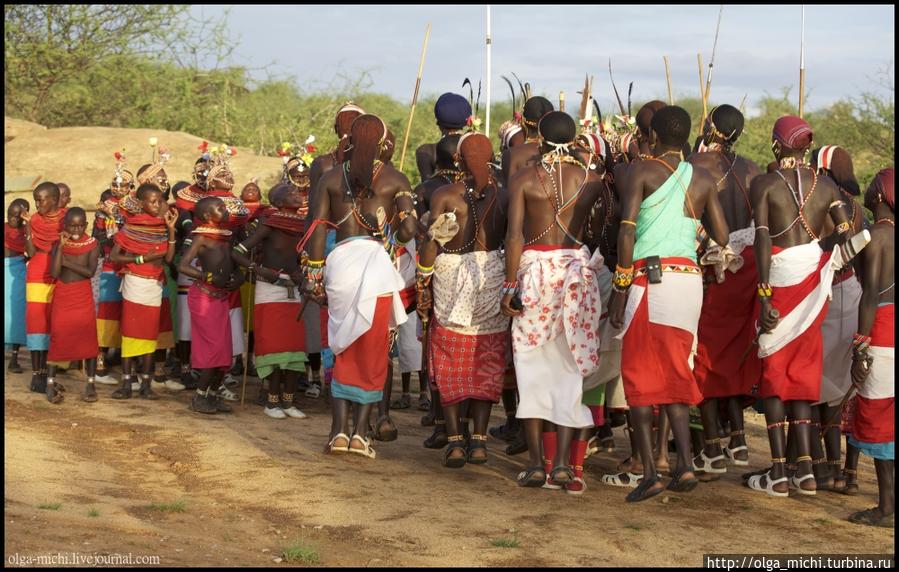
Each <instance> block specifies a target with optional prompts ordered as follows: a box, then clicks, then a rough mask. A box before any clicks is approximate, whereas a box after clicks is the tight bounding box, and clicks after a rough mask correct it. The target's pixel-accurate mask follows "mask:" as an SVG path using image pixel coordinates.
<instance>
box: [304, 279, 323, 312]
mask: <svg viewBox="0 0 899 572" xmlns="http://www.w3.org/2000/svg"><path fill="white" fill-rule="evenodd" d="M305 291H306V295H307V296H308V297H309V298H310V299H311V300H312V301H313V302H315V303H316V304H318V305H319V306H322V307H324V306H327V305H328V296H327V294H326V293H325V284H324V282H323V281H321V280H312V281H310V282H306V290H305Z"/></svg>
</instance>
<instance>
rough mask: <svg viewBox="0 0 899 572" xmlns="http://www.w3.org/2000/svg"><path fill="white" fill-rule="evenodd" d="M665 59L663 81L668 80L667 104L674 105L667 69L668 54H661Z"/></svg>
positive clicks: (669, 73)
mask: <svg viewBox="0 0 899 572" xmlns="http://www.w3.org/2000/svg"><path fill="white" fill-rule="evenodd" d="M662 59H664V60H665V81H667V82H668V105H674V96H673V95H672V93H671V71H670V70H669V69H668V56H662Z"/></svg>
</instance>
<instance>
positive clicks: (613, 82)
mask: <svg viewBox="0 0 899 572" xmlns="http://www.w3.org/2000/svg"><path fill="white" fill-rule="evenodd" d="M609 81H611V82H612V89H613V90H615V99H617V100H618V109H620V110H621V115H624V114H625V111H624V104H623V103H622V102H621V96H620V95H618V87H617V86H616V85H615V78H614V77H612V58H609Z"/></svg>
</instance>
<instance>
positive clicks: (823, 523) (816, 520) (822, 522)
mask: <svg viewBox="0 0 899 572" xmlns="http://www.w3.org/2000/svg"><path fill="white" fill-rule="evenodd" d="M815 524H821V525H825V524H830V521H829V520H828V519H826V518H816V519H815Z"/></svg>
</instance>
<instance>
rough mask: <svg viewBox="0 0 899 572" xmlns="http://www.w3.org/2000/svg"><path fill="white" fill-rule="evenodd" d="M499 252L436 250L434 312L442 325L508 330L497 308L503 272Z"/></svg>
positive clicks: (490, 331) (470, 329) (483, 330)
mask: <svg viewBox="0 0 899 572" xmlns="http://www.w3.org/2000/svg"><path fill="white" fill-rule="evenodd" d="M505 271H506V267H505V259H504V257H503V254H502V253H501V252H500V251H498V250H494V251H491V252H483V251H480V252H469V253H468V254H461V255H460V254H440V255H439V256H437V259H436V260H435V261H434V278H433V279H432V282H431V284H432V291H433V293H434V316H435V317H436V319H437V320H438V321H439V322H440V323H441V324H443V327H444V328H447V329H449V330H452V331H454V332H457V333H461V334H468V335H477V334H493V333H497V332H501V331H505V330H508V328H509V318H507V317H506V316H503V315H502V312H500V300H502V291H501V290H502V285H503V278H504V276H505Z"/></svg>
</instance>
